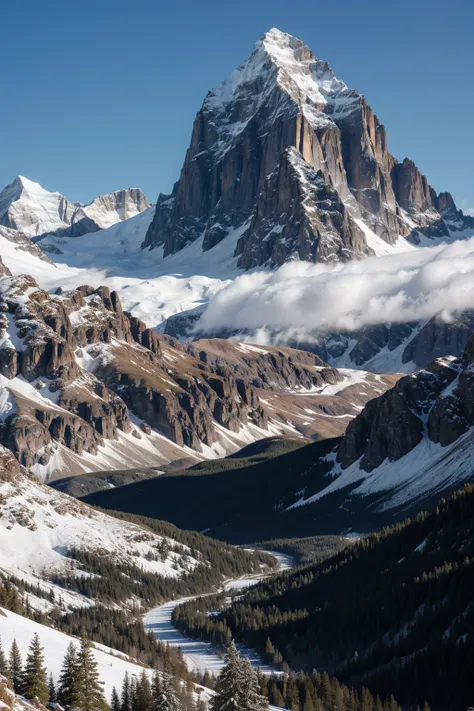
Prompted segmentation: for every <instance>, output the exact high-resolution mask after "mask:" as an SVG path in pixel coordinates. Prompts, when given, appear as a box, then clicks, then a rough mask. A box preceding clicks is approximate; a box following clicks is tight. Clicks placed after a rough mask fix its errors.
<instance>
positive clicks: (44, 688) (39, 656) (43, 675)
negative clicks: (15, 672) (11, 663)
mask: <svg viewBox="0 0 474 711" xmlns="http://www.w3.org/2000/svg"><path fill="white" fill-rule="evenodd" d="M23 695H24V696H26V698H27V699H30V700H31V701H34V700H35V699H38V701H39V702H40V703H41V704H43V706H46V704H47V703H48V701H49V690H48V676H47V672H46V667H45V663H44V654H43V648H42V646H41V644H40V640H39V637H38V634H35V636H34V637H33V639H32V640H31V644H30V649H29V652H28V655H27V657H26V664H25V671H24V674H23Z"/></svg>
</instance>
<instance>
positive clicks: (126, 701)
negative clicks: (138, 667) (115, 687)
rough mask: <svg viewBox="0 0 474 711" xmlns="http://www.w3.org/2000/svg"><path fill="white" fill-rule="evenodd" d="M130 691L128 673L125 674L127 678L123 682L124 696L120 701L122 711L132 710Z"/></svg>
mask: <svg viewBox="0 0 474 711" xmlns="http://www.w3.org/2000/svg"><path fill="white" fill-rule="evenodd" d="M130 692H131V689H130V677H129V676H128V672H125V676H124V678H123V682H122V696H121V700H120V711H131V709H132V698H131V693H130Z"/></svg>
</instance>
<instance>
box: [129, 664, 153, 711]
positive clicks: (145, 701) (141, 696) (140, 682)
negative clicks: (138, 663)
mask: <svg viewBox="0 0 474 711" xmlns="http://www.w3.org/2000/svg"><path fill="white" fill-rule="evenodd" d="M152 706H153V696H152V691H151V686H150V682H149V680H148V675H147V673H146V671H145V670H143V671H142V673H141V675H140V677H139V678H138V679H137V683H136V686H135V694H134V697H133V704H132V711H150V709H151V708H152Z"/></svg>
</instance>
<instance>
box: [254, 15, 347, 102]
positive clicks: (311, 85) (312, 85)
mask: <svg viewBox="0 0 474 711" xmlns="http://www.w3.org/2000/svg"><path fill="white" fill-rule="evenodd" d="M260 42H261V44H262V47H263V48H264V50H265V52H266V54H267V55H268V56H269V57H270V58H271V60H272V62H273V63H274V64H275V65H276V66H277V67H278V68H279V70H280V72H279V80H280V82H282V81H283V82H284V79H288V78H291V80H292V81H293V82H294V85H295V86H292V87H288V86H285V84H284V83H283V84H282V85H283V87H284V88H287V89H289V90H290V91H291V89H293V91H294V90H295V89H296V90H297V92H298V94H299V96H298V97H297V98H298V100H299V101H306V102H308V101H309V102H311V103H312V104H314V105H315V106H317V107H318V108H320V109H321V110H323V109H324V108H325V107H326V106H328V105H330V106H331V109H333V108H336V107H337V108H339V109H341V108H342V106H343V105H346V104H348V103H349V104H351V102H353V100H354V99H358V98H359V94H357V92H355V91H354V90H351V89H349V88H348V87H347V86H346V84H345V83H344V82H343V81H342V80H341V79H338V78H337V77H336V76H335V75H334V72H333V70H332V69H331V67H330V66H329V64H328V63H327V62H325V61H323V60H320V59H317V58H316V57H315V56H314V55H313V53H312V52H311V50H310V49H309V47H307V46H306V45H305V44H304V43H303V42H302V41H301V40H299V39H298V38H297V37H293V35H290V34H288V33H286V32H281V30H278V29H276V28H275V27H274V28H272V29H271V30H269V31H268V32H266V33H265V35H264V36H263V38H262V40H260ZM258 44H259V43H258V42H257V45H256V47H258ZM293 98H295V97H294V96H293ZM345 108H346V109H347V108H348V107H347V106H346V107H345ZM351 108H355V107H354V106H353V105H352V107H351Z"/></svg>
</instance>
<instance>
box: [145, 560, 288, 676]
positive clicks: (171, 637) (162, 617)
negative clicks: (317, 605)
mask: <svg viewBox="0 0 474 711" xmlns="http://www.w3.org/2000/svg"><path fill="white" fill-rule="evenodd" d="M266 552H267V553H271V555H273V556H274V557H275V558H276V559H277V560H278V562H279V564H280V565H279V571H282V570H288V569H289V568H292V567H293V566H294V565H295V561H294V559H293V558H292V557H291V556H289V555H285V554H284V553H276V552H274V551H266ZM265 577H267V576H265V575H260V576H256V575H254V576H250V577H244V578H237V579H235V580H230V581H228V582H227V583H225V585H224V586H223V590H243V589H244V588H248V587H251V586H252V585H256V584H257V583H258V582H259V581H260V580H263V579H264V578H265ZM209 594H212V593H209ZM200 597H206V595H193V596H192V597H183V598H180V599H179V600H172V601H170V602H166V603H165V604H164V605H160V606H159V607H155V608H153V609H152V610H150V611H149V612H148V613H147V614H146V615H145V617H144V618H143V622H144V625H145V629H146V631H147V632H152V633H153V634H154V635H155V636H156V637H157V638H158V639H159V640H160V641H161V642H165V643H168V644H169V645H171V646H172V647H179V648H180V649H181V651H182V652H183V656H184V660H185V662H186V664H187V666H188V669H189V670H190V671H196V672H198V673H200V674H203V673H204V672H205V671H208V672H209V673H210V674H218V673H219V672H220V670H221V669H222V667H223V666H224V660H223V658H222V656H220V655H219V654H218V653H217V650H216V648H215V646H214V645H212V644H209V643H208V642H201V641H200V640H196V639H192V638H191V637H186V636H185V635H183V634H182V633H181V632H179V630H177V629H176V628H175V627H174V626H173V619H172V617H173V610H174V609H175V607H177V606H178V605H181V603H183V602H187V601H188V600H194V599H197V598H200ZM239 650H240V653H241V655H242V656H243V657H248V658H249V659H250V661H251V662H252V664H253V665H254V666H258V667H259V668H260V670H261V671H262V672H264V673H265V674H271V673H272V672H273V671H274V669H272V667H270V666H267V665H264V664H262V660H261V659H260V657H259V656H258V655H257V653H256V652H255V651H254V650H251V649H249V648H248V647H245V646H244V645H239Z"/></svg>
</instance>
